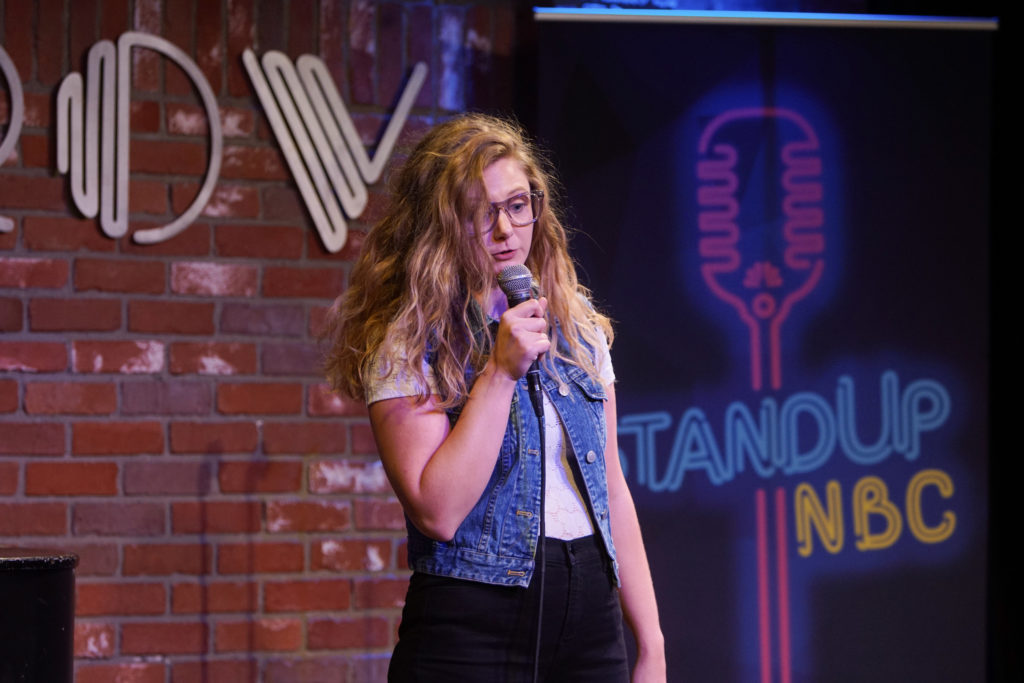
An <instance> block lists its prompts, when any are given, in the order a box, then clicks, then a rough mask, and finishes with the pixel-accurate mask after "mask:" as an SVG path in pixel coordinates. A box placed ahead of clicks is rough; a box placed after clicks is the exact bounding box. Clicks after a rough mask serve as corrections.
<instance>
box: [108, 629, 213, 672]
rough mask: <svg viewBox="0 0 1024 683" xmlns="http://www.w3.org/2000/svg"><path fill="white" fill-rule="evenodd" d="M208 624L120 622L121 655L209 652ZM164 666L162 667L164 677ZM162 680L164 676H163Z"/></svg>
mask: <svg viewBox="0 0 1024 683" xmlns="http://www.w3.org/2000/svg"><path fill="white" fill-rule="evenodd" d="M208 633H209V632H208V629H207V626H206V624H204V623H201V622H184V623H131V622H129V623H125V624H122V625H121V654H124V655H174V654H200V653H203V652H206V649H207V648H206V644H207V642H208V640H209V635H208ZM162 675H163V669H162V667H161V676H162ZM160 680H161V681H163V678H161V679H160Z"/></svg>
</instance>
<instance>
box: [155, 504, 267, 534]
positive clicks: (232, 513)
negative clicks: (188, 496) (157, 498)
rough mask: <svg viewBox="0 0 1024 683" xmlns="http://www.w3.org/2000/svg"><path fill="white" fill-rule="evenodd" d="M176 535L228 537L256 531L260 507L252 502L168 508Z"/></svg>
mask: <svg viewBox="0 0 1024 683" xmlns="http://www.w3.org/2000/svg"><path fill="white" fill-rule="evenodd" d="M171 520H172V528H173V531H174V533H176V534H204V535H205V534H230V533H246V532H250V533H251V532H256V531H259V530H260V528H261V527H262V525H263V515H262V509H261V505H260V503H258V502H255V501H242V502H234V501H198V502H196V501H189V502H182V503H173V504H172V505H171Z"/></svg>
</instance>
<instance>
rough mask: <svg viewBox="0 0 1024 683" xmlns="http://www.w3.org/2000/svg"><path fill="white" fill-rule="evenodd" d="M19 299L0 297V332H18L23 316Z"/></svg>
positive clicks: (22, 307)
mask: <svg viewBox="0 0 1024 683" xmlns="http://www.w3.org/2000/svg"><path fill="white" fill-rule="evenodd" d="M23 311H24V306H22V304H21V299H9V298H6V297H5V298H0V332H18V331H19V330H21V328H22V326H23V323H22V319H23V318H24V312H23Z"/></svg>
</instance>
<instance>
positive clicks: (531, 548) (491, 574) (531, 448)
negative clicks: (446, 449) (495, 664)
mask: <svg viewBox="0 0 1024 683" xmlns="http://www.w3.org/2000/svg"><path fill="white" fill-rule="evenodd" d="M555 369H556V371H557V372H558V374H559V375H560V376H561V377H562V382H561V383H559V382H556V381H555V380H554V379H552V378H551V377H550V376H548V375H547V373H545V372H543V371H542V372H541V383H542V386H543V388H544V392H545V393H546V394H547V395H548V397H549V398H550V400H551V402H552V403H553V404H554V407H555V410H556V411H558V415H559V417H560V418H561V420H562V424H563V425H565V431H566V433H567V435H568V439H569V443H570V444H571V445H572V456H573V457H572V458H570V460H574V461H575V463H574V466H573V469H574V470H576V471H577V472H578V473H581V474H582V482H581V483H582V485H581V487H580V493H581V495H583V497H584V503H585V504H586V505H587V509H588V510H589V512H590V513H591V518H592V520H593V521H594V522H595V525H596V531H595V533H597V534H598V535H599V536H600V537H601V539H602V540H603V542H604V547H605V549H606V550H607V551H608V557H609V558H611V563H612V570H613V571H614V573H615V578H616V581H618V564H617V562H616V559H615V547H614V546H613V545H612V535H611V526H610V515H609V510H608V482H607V478H606V475H605V462H604V445H605V441H606V436H607V434H606V431H605V422H604V401H605V399H606V396H605V389H604V386H603V385H601V384H600V382H596V381H594V380H593V379H591V378H590V377H589V376H588V375H587V373H586V372H585V371H583V370H582V369H580V368H578V367H576V366H573V365H568V364H566V363H562V362H560V361H557V360H556V361H555ZM457 412H458V410H456V411H454V412H453V413H450V414H449V418H450V419H452V421H453V422H454V421H455V420H457V419H458V415H457ZM538 430H539V425H538V420H537V417H536V415H535V414H534V412H533V407H532V405H531V404H530V396H529V392H528V389H527V386H526V379H525V378H522V379H520V380H519V382H518V384H517V385H516V390H515V396H514V397H513V398H512V407H511V409H510V410H509V416H508V426H507V427H506V429H505V437H504V440H503V441H502V444H501V452H500V454H499V455H498V461H497V463H496V464H495V466H494V471H493V472H492V473H491V478H490V481H488V482H487V487H486V488H485V489H484V492H483V495H482V496H480V500H478V501H477V502H476V505H475V506H474V507H473V509H472V511H471V512H470V513H469V515H467V516H466V519H465V520H463V522H462V524H461V525H460V526H459V528H458V530H457V531H456V532H455V537H454V538H453V539H452V540H451V541H448V542H441V541H435V540H434V539H432V538H429V537H427V536H425V535H423V534H422V533H421V532H420V531H419V529H417V528H416V527H415V526H414V525H413V524H412V523H411V522H409V521H408V518H407V519H406V527H407V528H408V531H409V566H410V567H411V568H412V569H413V570H414V571H419V572H425V573H427V574H436V575H440V576H450V577H455V578H460V579H468V580H470V581H481V582H484V583H491V584H501V585H508V586H524V587H525V586H528V585H529V583H530V577H531V576H532V575H533V570H534V553H535V552H536V550H537V543H538V536H539V534H540V514H541V496H542V495H543V493H542V491H541V467H542V466H543V463H542V462H541V455H540V454H541V450H540V438H541V437H540V434H539V431H538ZM484 457H485V456H484Z"/></svg>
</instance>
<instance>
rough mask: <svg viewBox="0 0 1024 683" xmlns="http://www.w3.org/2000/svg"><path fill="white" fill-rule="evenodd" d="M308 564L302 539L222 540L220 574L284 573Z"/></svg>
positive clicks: (218, 561) (219, 562) (296, 570)
mask: <svg viewBox="0 0 1024 683" xmlns="http://www.w3.org/2000/svg"><path fill="white" fill-rule="evenodd" d="M304 566H305V560H304V558H303V551H302V544H300V543H255V542H253V543H221V544H220V545H219V546H218V547H217V573H218V574H280V573H294V572H301V571H302V570H303V568H304Z"/></svg>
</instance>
